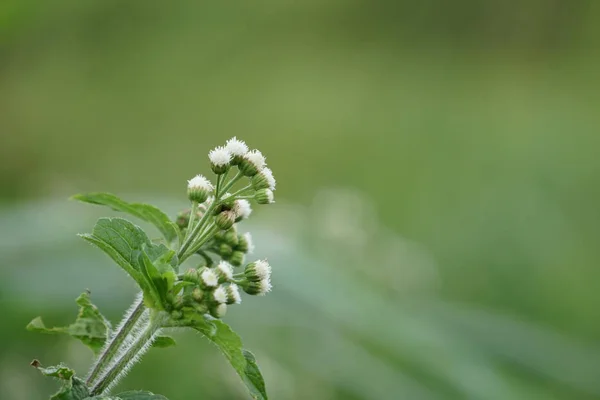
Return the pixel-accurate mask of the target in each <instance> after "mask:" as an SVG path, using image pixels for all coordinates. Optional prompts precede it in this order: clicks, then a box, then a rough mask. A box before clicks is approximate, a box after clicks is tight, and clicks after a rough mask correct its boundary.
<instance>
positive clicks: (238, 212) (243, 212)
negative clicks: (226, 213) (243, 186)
mask: <svg viewBox="0 0 600 400" xmlns="http://www.w3.org/2000/svg"><path fill="white" fill-rule="evenodd" d="M231 211H233V212H234V213H235V222H240V221H241V220H244V219H248V217H249V216H250V214H252V207H251V206H250V202H249V201H248V200H245V199H241V200H236V201H235V202H234V203H233V208H232V209H231Z"/></svg>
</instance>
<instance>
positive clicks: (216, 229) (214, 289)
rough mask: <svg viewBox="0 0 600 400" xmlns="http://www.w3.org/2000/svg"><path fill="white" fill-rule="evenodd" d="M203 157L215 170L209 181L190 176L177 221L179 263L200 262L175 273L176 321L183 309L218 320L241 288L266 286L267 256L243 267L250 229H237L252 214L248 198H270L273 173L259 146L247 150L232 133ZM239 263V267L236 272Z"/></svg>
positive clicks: (261, 290)
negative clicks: (187, 206)
mask: <svg viewBox="0 0 600 400" xmlns="http://www.w3.org/2000/svg"><path fill="white" fill-rule="evenodd" d="M208 158H209V161H210V167H211V169H212V171H213V172H214V173H215V174H216V179H215V181H214V183H213V182H211V181H210V180H209V179H207V178H206V177H204V176H203V175H197V176H195V177H193V178H192V179H190V180H189V181H188V187H187V194H188V198H189V200H190V202H191V208H190V209H188V210H185V211H183V212H182V213H180V214H179V215H178V216H177V220H176V223H177V225H178V226H179V228H180V229H181V230H182V234H183V238H184V239H183V242H182V245H181V248H180V250H179V252H178V254H177V256H178V258H179V261H180V262H183V261H185V260H186V259H187V258H189V257H191V256H194V255H198V256H200V257H201V258H202V260H203V262H202V264H200V266H199V267H198V268H190V269H188V270H187V271H186V272H185V273H184V274H182V275H180V276H179V278H180V280H181V282H182V285H181V287H180V289H179V293H173V296H172V304H173V308H172V312H171V313H172V316H173V317H174V318H175V319H177V318H183V316H184V314H185V311H186V310H188V309H193V310H194V311H196V312H200V313H209V314H211V315H212V316H213V317H215V318H220V317H221V316H223V315H224V314H225V312H226V311H227V306H228V305H232V304H239V303H240V302H241V300H242V299H241V296H240V291H244V292H246V293H247V294H250V295H265V294H266V293H268V292H269V291H270V290H271V266H270V265H269V263H268V262H267V261H266V260H258V261H254V262H251V263H248V264H246V265H245V263H246V257H247V255H249V254H251V253H252V251H253V250H254V245H253V243H252V236H251V235H250V233H249V232H246V233H243V234H242V233H238V227H237V224H238V223H239V222H241V221H243V220H246V219H248V218H249V217H250V215H251V214H252V206H251V201H254V202H256V203H257V204H271V203H273V202H274V195H273V191H274V190H275V186H276V180H275V177H274V175H273V171H271V169H270V168H268V167H267V163H266V159H265V157H264V156H263V154H262V153H261V152H260V151H259V150H249V149H248V146H247V145H246V143H244V142H243V141H241V140H239V139H237V138H235V137H234V138H232V139H230V140H228V141H227V143H226V144H225V145H224V146H219V147H216V148H215V149H213V150H211V151H210V152H209V154H208ZM233 170H235V174H234V173H233V172H232V171H233ZM228 177H230V178H229V179H228ZM244 181H245V182H246V183H245V184H243V182H244ZM236 186H241V187H240V188H238V189H235V187H236ZM244 265H245V267H244V268H243V271H240V272H236V271H235V269H236V268H240V269H241V267H242V266H244Z"/></svg>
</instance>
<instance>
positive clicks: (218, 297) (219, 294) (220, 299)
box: [213, 286, 227, 304]
mask: <svg viewBox="0 0 600 400" xmlns="http://www.w3.org/2000/svg"><path fill="white" fill-rule="evenodd" d="M213 299H214V300H215V301H216V302H217V303H219V304H223V303H227V290H226V289H225V286H219V287H218V288H216V289H215V291H214V292H213Z"/></svg>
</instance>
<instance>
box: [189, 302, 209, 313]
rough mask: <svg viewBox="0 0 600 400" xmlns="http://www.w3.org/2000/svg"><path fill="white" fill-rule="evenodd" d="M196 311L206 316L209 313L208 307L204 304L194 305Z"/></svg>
mask: <svg viewBox="0 0 600 400" xmlns="http://www.w3.org/2000/svg"><path fill="white" fill-rule="evenodd" d="M193 307H194V310H196V312H197V313H199V314H206V312H207V311H208V306H207V305H206V304H204V303H194V306H193Z"/></svg>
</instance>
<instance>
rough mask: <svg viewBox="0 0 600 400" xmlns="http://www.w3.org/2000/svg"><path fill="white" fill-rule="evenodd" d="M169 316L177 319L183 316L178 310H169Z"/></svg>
mask: <svg viewBox="0 0 600 400" xmlns="http://www.w3.org/2000/svg"><path fill="white" fill-rule="evenodd" d="M171 318H173V319H175V320H178V319H181V318H183V313H182V312H181V311H179V310H173V311H171Z"/></svg>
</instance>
